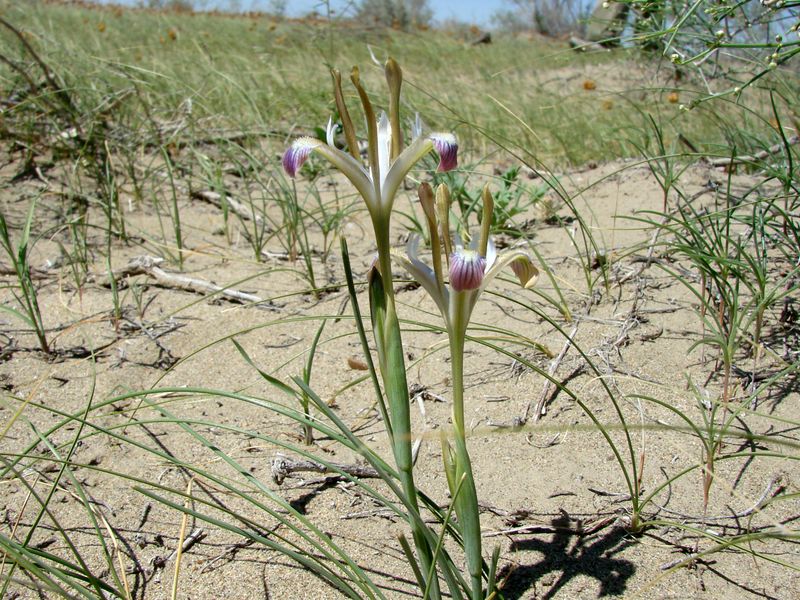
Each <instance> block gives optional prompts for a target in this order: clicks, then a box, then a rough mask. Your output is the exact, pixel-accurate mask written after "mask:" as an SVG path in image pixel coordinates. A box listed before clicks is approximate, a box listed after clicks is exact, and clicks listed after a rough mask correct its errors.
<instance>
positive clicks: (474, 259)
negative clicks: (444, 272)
mask: <svg viewBox="0 0 800 600" xmlns="http://www.w3.org/2000/svg"><path fill="white" fill-rule="evenodd" d="M485 270H486V259H485V258H484V257H483V256H481V255H480V254H478V253H477V252H473V251H471V250H465V251H463V252H455V253H453V256H451V257H450V286H451V287H452V288H453V289H454V290H455V291H457V292H465V291H468V290H477V289H478V288H479V287H481V282H483V274H484V272H485Z"/></svg>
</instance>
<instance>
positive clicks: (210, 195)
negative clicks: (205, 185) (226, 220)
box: [192, 190, 270, 231]
mask: <svg viewBox="0 0 800 600" xmlns="http://www.w3.org/2000/svg"><path fill="white" fill-rule="evenodd" d="M192 197H193V198H196V199H197V200H204V201H205V202H208V203H209V204H213V205H214V206H216V207H217V208H222V202H223V199H222V195H221V194H218V193H217V192H212V191H211V190H201V191H199V192H193V193H192ZM225 202H226V203H227V204H228V206H229V207H230V209H231V211H233V213H234V214H236V215H237V216H239V217H241V218H242V219H245V220H254V221H255V222H256V223H257V224H258V225H259V226H264V225H265V222H264V218H263V217H262V216H261V215H254V214H253V212H252V211H249V210H247V207H246V206H245V205H244V204H242V203H241V202H239V201H238V200H237V199H236V198H234V197H233V196H230V195H228V194H225ZM266 229H267V230H268V231H270V228H269V227H266Z"/></svg>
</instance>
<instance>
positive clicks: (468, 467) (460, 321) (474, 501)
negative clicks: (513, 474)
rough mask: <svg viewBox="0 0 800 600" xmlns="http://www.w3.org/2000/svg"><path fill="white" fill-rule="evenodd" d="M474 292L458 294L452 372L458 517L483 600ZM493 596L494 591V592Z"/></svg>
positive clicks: (477, 599) (476, 596)
mask: <svg viewBox="0 0 800 600" xmlns="http://www.w3.org/2000/svg"><path fill="white" fill-rule="evenodd" d="M470 293H471V292H454V294H455V297H454V299H453V307H454V308H455V310H453V311H452V321H451V324H450V325H451V331H450V372H451V379H452V383H453V434H454V435H453V437H454V442H455V461H456V463H455V469H454V477H453V480H454V481H461V480H462V478H463V483H462V484H461V490H460V492H459V494H458V496H454V502H455V506H456V515H458V522H459V524H460V525H461V534H462V536H463V538H464V552H465V554H466V558H467V568H468V570H469V574H470V579H471V582H472V599H473V600H481V599H482V598H483V584H482V582H481V573H482V569H483V555H482V550H481V522H480V514H479V512H478V511H479V508H478V492H477V490H476V489H475V479H474V477H473V474H472V462H471V461H470V458H469V452H468V450H467V438H466V426H465V423H464V341H465V337H466V331H467V323H468V322H469V296H470ZM490 593H491V590H490Z"/></svg>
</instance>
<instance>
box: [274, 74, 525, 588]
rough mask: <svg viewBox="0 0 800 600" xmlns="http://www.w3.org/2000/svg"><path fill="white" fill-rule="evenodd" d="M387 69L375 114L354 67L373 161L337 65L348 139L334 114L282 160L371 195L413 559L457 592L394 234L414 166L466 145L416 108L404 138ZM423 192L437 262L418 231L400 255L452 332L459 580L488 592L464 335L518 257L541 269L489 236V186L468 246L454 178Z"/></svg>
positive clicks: (395, 446)
mask: <svg viewBox="0 0 800 600" xmlns="http://www.w3.org/2000/svg"><path fill="white" fill-rule="evenodd" d="M384 72H385V75H386V81H387V83H388V85H389V114H388V116H387V115H386V114H385V113H383V112H381V113H380V115H379V116H377V117H376V115H375V111H374V110H373V107H372V103H371V102H370V100H369V97H368V95H367V93H366V91H365V90H364V88H363V86H362V85H361V82H360V78H359V72H358V69H356V68H354V69H353V71H352V74H351V77H350V79H351V81H352V82H353V85H354V86H355V89H356V91H357V92H358V96H359V98H360V100H361V104H362V107H363V109H364V116H365V118H366V123H367V157H366V163H365V162H364V161H363V160H362V158H361V154H360V152H359V146H358V141H357V138H356V135H355V128H354V126H353V122H352V120H351V118H350V114H349V111H348V110H347V105H346V104H345V101H344V96H343V94H342V87H341V75H340V74H339V72H338V71H336V70H333V71H331V74H332V77H333V87H334V96H335V100H336V108H337V110H338V112H339V116H340V119H341V123H342V129H343V133H344V138H345V146H346V149H345V150H341V149H339V148H337V147H336V145H335V140H334V133H335V128H334V125H333V122H332V121H329V122H328V128H327V143H326V142H323V141H322V140H318V139H316V138H311V137H301V138H299V139H297V140H295V141H294V143H293V144H292V145H291V146H290V147H289V149H288V150H286V152H285V154H284V155H283V166H284V168H285V170H286V172H287V173H288V174H289V175H290V176H292V177H294V176H295V175H296V174H297V171H298V170H299V169H300V167H301V166H302V164H303V162H304V161H305V160H306V159H307V158H308V157H309V155H311V154H312V153H316V154H318V155H320V156H322V157H323V158H325V159H327V160H328V161H329V162H330V163H331V164H333V166H334V167H336V168H337V169H339V170H340V171H341V172H342V173H343V174H344V175H345V176H346V177H347V178H348V179H349V180H350V182H351V183H352V184H353V186H354V187H355V188H356V190H358V192H359V194H360V195H361V197H362V198H363V199H364V201H365V203H366V205H367V209H368V210H369V214H370V218H371V220H372V225H373V229H374V231H375V240H376V243H377V246H378V261H377V265H376V266H375V267H373V268H372V270H371V271H370V275H369V295H370V307H371V313H372V326H373V333H374V336H375V342H376V347H377V353H378V360H379V364H380V371H381V376H382V379H383V384H384V390H385V394H386V397H387V399H388V402H389V410H388V411H387V409H386V407H385V406H384V404H383V402H382V398H380V400H381V402H380V406H381V411H382V414H383V417H384V420H385V422H386V429H387V432H388V433H389V437H390V439H391V441H392V450H393V453H394V458H395V462H396V464H397V469H398V473H399V476H400V481H401V483H402V485H403V492H404V494H405V498H404V499H403V500H404V503H405V505H406V506H407V507H408V508H409V522H410V524H411V527H412V532H413V534H414V542H415V545H416V548H417V553H418V555H419V558H420V563H421V566H422V567H423V568H422V570H420V569H418V568H417V567H416V563H412V565H414V570H415V573H416V574H417V576H418V578H419V579H420V585H421V587H423V589H425V590H426V597H427V596H428V595H429V597H434V598H436V597H440V593H439V587H438V579H437V576H436V569H435V566H436V564H437V563H438V564H439V566H440V567H442V575H443V576H444V577H445V579H446V580H447V584H448V587H449V588H450V590H451V594H452V595H453V597H456V598H461V597H462V596H461V594H460V592H458V589H457V588H458V584H457V582H456V578H454V577H453V576H452V574H451V573H450V572H449V566H450V565H452V563H447V562H446V561H445V562H442V556H441V555H442V553H441V552H440V550H441V548H440V545H439V543H437V540H436V539H435V538H432V537H431V532H430V529H428V528H427V526H425V524H424V522H423V520H422V519H421V518H420V516H419V506H418V499H417V490H416V487H415V485H414V479H413V461H412V452H411V419H410V402H409V396H408V384H407V381H406V374H405V358H404V352H403V344H402V340H401V337H400V326H399V322H398V319H397V312H396V309H395V301H394V292H393V290H392V256H393V255H392V252H391V244H390V237H389V227H390V221H391V214H392V207H393V205H394V199H395V195H396V194H397V190H398V189H399V187H400V185H401V183H402V182H403V180H404V179H405V177H406V175H407V174H408V172H409V171H410V170H411V168H412V167H413V166H414V165H415V164H417V163H418V162H419V161H420V160H421V159H422V158H423V157H424V156H425V155H427V154H428V153H430V152H432V151H436V153H437V154H438V155H439V167H438V170H439V171H447V170H450V169H453V168H455V166H456V162H457V154H458V145H457V144H456V139H455V137H454V136H453V135H452V134H448V133H433V134H428V135H424V134H423V132H422V127H421V123H420V121H419V118H417V120H416V122H415V124H414V126H413V127H412V140H411V142H410V143H409V144H408V146H406V147H405V148H404V145H403V132H402V129H401V127H400V116H399V105H400V86H401V83H402V72H401V70H400V67H399V66H398V65H397V63H396V62H395V61H394V60H392V59H389V61H388V62H387V63H386V66H385V70H384ZM419 195H420V200H421V203H422V207H423V210H424V212H425V216H426V220H427V223H428V227H429V230H430V235H431V246H432V265H433V266H432V267H429V266H427V265H425V264H424V263H423V262H422V261H421V260H419V258H418V256H417V249H418V246H419V238H418V237H412V238H411V239H410V241H409V243H408V246H407V254H406V256H403V255H401V254H394V257H395V259H396V260H397V261H399V262H400V264H401V265H402V266H404V267H405V268H406V270H408V271H409V272H410V273H411V275H412V276H413V277H414V278H415V279H416V280H417V281H418V282H419V283H420V284H421V285H422V286H423V287H424V288H425V289H426V290H427V291H428V293H429V294H430V295H431V297H432V298H433V299H434V301H435V302H436V304H437V306H438V307H439V310H440V311H441V313H442V317H443V318H444V321H445V324H446V327H447V332H448V335H449V338H450V351H451V365H452V375H453V377H452V381H453V427H454V435H453V439H454V444H453V446H451V445H450V443H449V442H444V448H445V452H444V455H445V471H446V473H447V480H448V484H449V486H450V491H451V494H452V497H453V503H454V508H455V511H456V516H457V517H458V523H459V526H460V530H461V534H462V537H463V540H464V548H465V552H466V555H467V566H468V568H469V574H470V581H469V583H467V582H466V581H464V580H461V581H462V582H463V586H464V588H465V589H469V590H470V597H471V598H472V600H480V599H482V598H484V597H485V596H484V591H483V584H482V572H483V558H482V555H481V532H480V521H479V516H478V500H477V495H476V492H475V482H474V479H473V475H472V467H471V466H470V460H469V454H468V453H467V446H466V430H465V427H464V381H463V379H464V377H463V363H464V342H465V339H466V331H467V325H468V323H469V319H470V315H471V314H472V310H473V308H474V307H475V303H476V302H477V300H478V297H479V296H480V294H481V292H482V291H483V290H484V289H485V288H486V286H487V285H488V283H489V282H490V281H491V280H492V279H494V278H495V277H496V276H497V274H498V273H499V272H500V270H501V269H502V268H503V267H504V266H508V265H510V266H511V267H512V269H513V270H514V271H515V273H516V274H517V276H518V277H519V279H520V283H522V285H523V286H524V287H530V286H532V285H533V284H534V283H535V281H536V278H537V277H538V271H537V270H536V268H535V267H534V266H533V264H532V263H531V261H530V259H529V258H528V256H527V255H526V254H525V253H524V252H521V251H511V252H506V253H504V254H501V255H498V254H497V253H496V252H495V247H494V244H493V243H492V240H491V239H490V237H489V226H490V224H491V221H492V218H491V217H492V209H493V202H492V197H491V194H490V193H489V191H488V189H485V190H484V193H483V210H484V213H483V219H482V229H481V233H480V236H479V237H476V238H475V239H474V240H473V241H472V242H471V243H470V245H469V246H468V247H466V246H465V245H464V243H463V242H462V241H461V239H460V238H459V237H458V236H455V239H451V236H450V231H449V221H448V215H449V206H450V202H449V192H448V190H447V188H446V187H445V186H440V187H439V189H438V190H437V198H436V200H434V195H433V191H432V189H431V187H430V186H429V185H427V184H422V186H421V187H420V191H419ZM445 265H447V267H448V270H449V273H448V277H447V279H448V281H449V285H448V284H447V283H446V282H445V274H444V269H445ZM404 547H405V546H404ZM434 548H435V550H434ZM409 558H411V557H409ZM491 580H492V576H491V574H490V581H491ZM489 587H491V583H490V586H489ZM487 593H489V594H491V593H492V590H491V589H490V590H488V591H487Z"/></svg>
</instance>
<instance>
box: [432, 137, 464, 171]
mask: <svg viewBox="0 0 800 600" xmlns="http://www.w3.org/2000/svg"><path fill="white" fill-rule="evenodd" d="M430 140H431V141H432V142H433V147H434V148H436V152H438V153H439V168H438V169H436V170H437V171H438V172H439V173H443V172H445V171H452V170H453V169H455V168H456V167H457V166H458V143H456V136H454V135H453V134H452V133H432V134H431V135H430Z"/></svg>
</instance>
